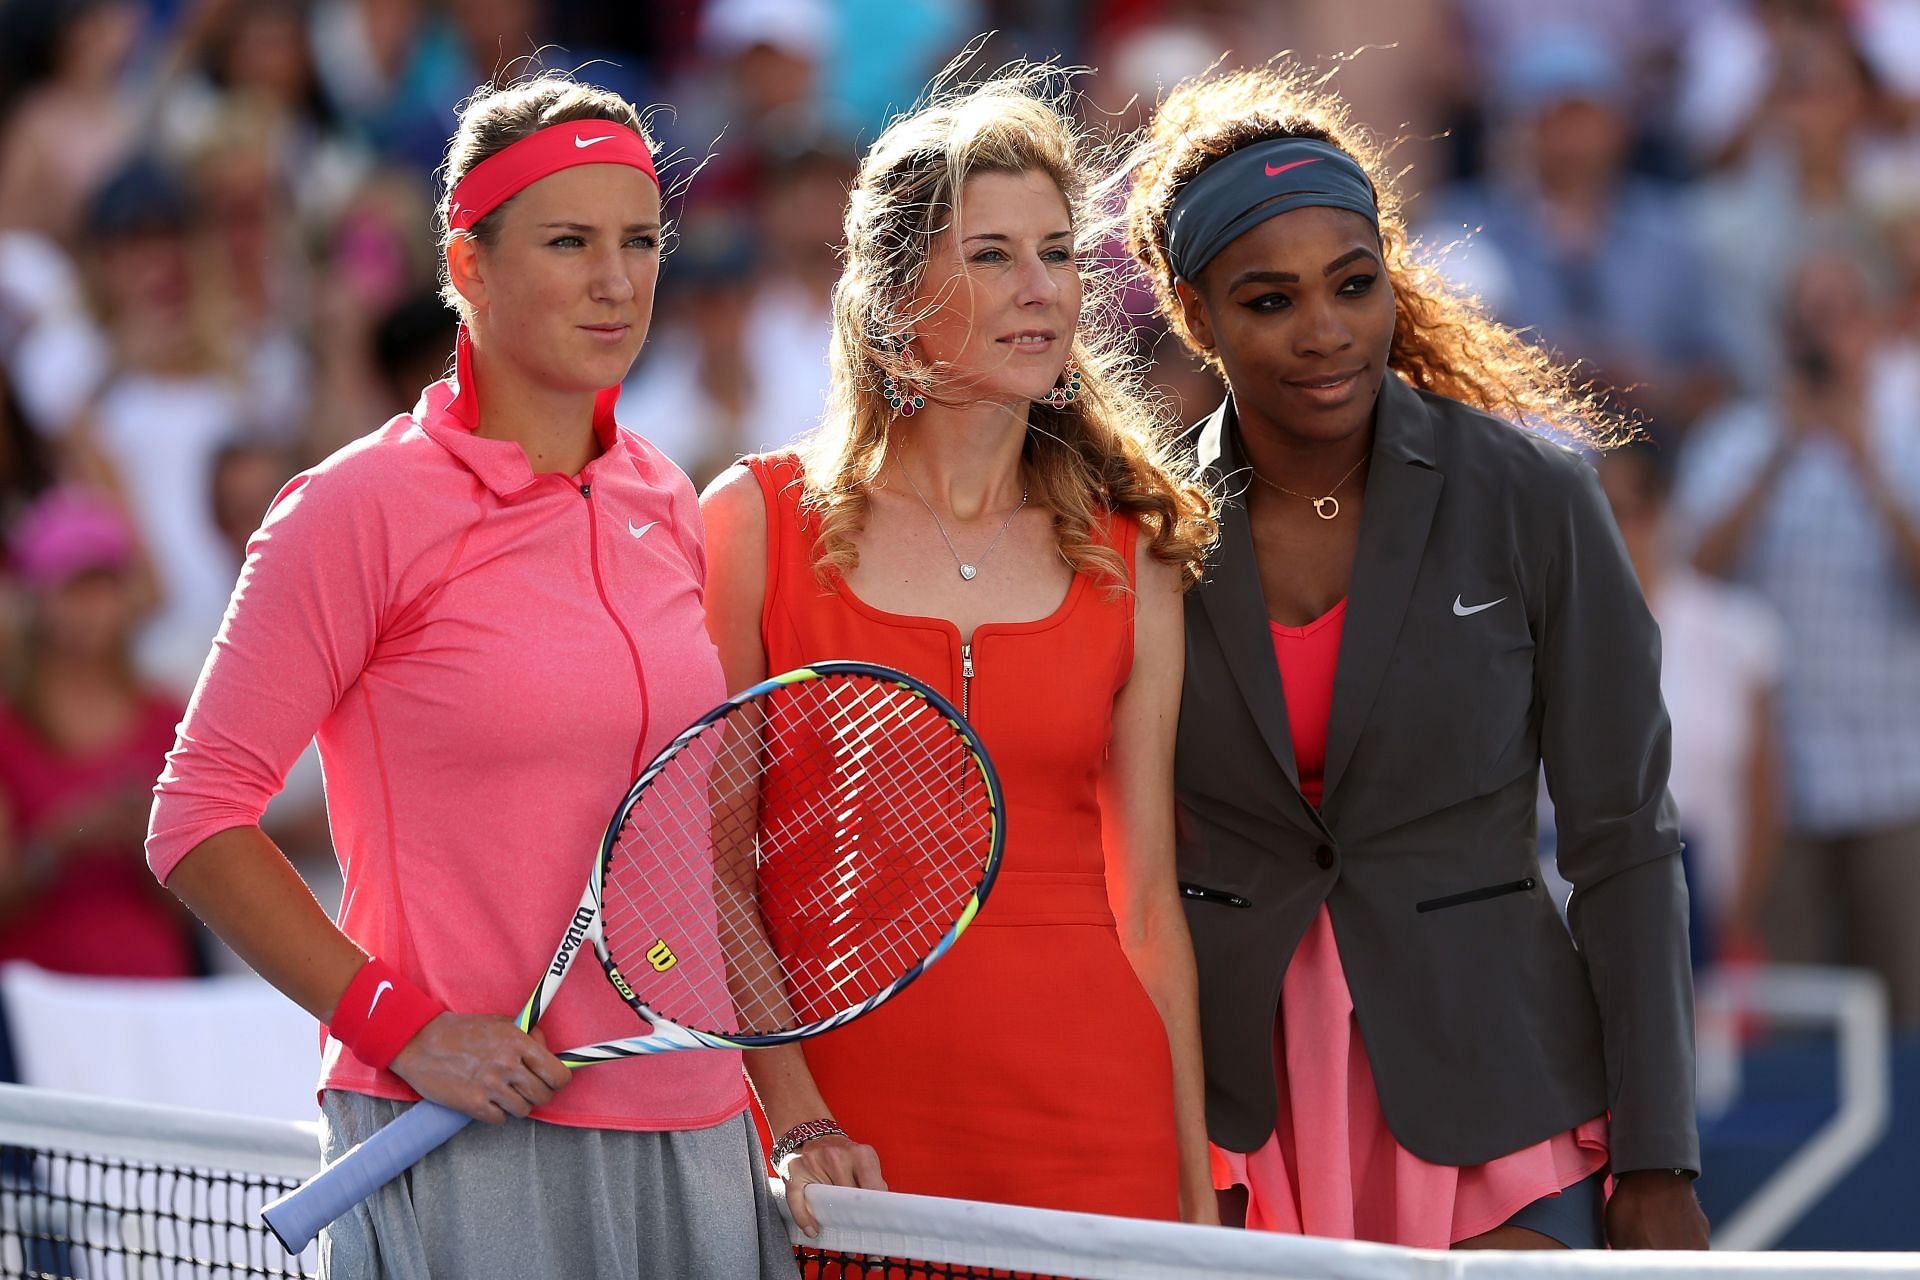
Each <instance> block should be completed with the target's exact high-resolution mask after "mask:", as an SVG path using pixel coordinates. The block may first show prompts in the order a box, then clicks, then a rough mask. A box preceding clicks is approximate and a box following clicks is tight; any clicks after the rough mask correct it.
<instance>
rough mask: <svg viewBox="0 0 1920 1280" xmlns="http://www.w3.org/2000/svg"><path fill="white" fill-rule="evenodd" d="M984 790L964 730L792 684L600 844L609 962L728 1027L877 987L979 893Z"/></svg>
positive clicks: (797, 1020) (855, 693)
mask: <svg viewBox="0 0 1920 1280" xmlns="http://www.w3.org/2000/svg"><path fill="white" fill-rule="evenodd" d="M991 801H992V797H991V793H990V789H989V787H988V785H987V783H986V780H985V776H984V774H983V772H982V770H981V768H980V766H979V764H978V762H977V761H976V760H975V759H974V758H973V753H972V751H971V749H970V748H969V746H968V744H967V741H966V739H965V738H963V737H962V735H961V733H960V732H959V730H958V728H957V727H956V726H955V725H953V724H952V723H951V722H950V721H948V720H947V719H946V717H945V716H943V715H942V714H941V713H940V712H939V711H938V710H937V709H936V708H934V707H933V706H932V705H931V704H930V703H928V702H927V701H926V700H925V699H924V698H921V697H919V696H918V695H916V694H915V693H913V692H912V691H911V690H908V689H905V688H903V687H901V686H899V685H897V684H894V683H892V682H888V681H883V680H879V679H876V678H874V677H871V676H864V675H855V674H840V675H834V676H827V677H823V678H815V679H809V680H805V681H802V682H799V683H797V684H793V685H789V686H785V687H783V688H781V689H780V690H778V691H776V692H775V693H774V694H772V695H770V696H769V697H766V698H762V699H757V700H755V701H752V702H749V703H746V704H744V705H742V706H741V707H738V708H736V709H735V710H734V712H733V713H731V714H729V715H728V716H726V717H725V718H723V719H721V720H719V721H716V722H714V723H713V724H711V725H709V726H707V728H706V730H704V731H703V732H702V733H700V734H699V735H697V736H696V737H695V738H694V739H693V740H692V741H691V742H689V743H687V744H686V745H685V746H684V747H683V748H682V749H681V751H680V752H679V753H678V754H677V755H676V756H675V757H674V758H673V759H672V760H670V761H669V762H668V763H667V765H666V767H665V768H664V769H662V770H661V772H660V773H659V774H658V775H657V776H656V777H655V778H654V779H653V780H652V782H651V783H649V785H648V786H647V787H645V788H643V789H642V791H641V794H640V796H639V798H638V800H637V801H636V802H635V803H634V805H633V806H632V808H631V809H630V811H629V813H628V814H627V817H626V820H625V822H624V823H623V825H622V828H621V830H620V832H619V835H618V838H617V840H616V842H615V844H614V846H613V848H612V850H611V851H610V854H609V859H608V863H607V868H606V877H605V882H604V885H603V901H604V909H603V914H604V923H605V931H606V942H607V947H608V951H609V953H610V955H611V957H612V958H613V960H614V963H615V964H616V965H617V966H618V968H619V970H620V971H621V973H622V974H623V976H624V977H625V979H626V981H627V982H628V983H629V984H630V987H631V989H632V990H633V991H634V993H635V995H636V997H637V999H638V1001H640V1002H643V1003H645V1004H646V1005H648V1006H650V1007H651V1008H653V1009H655V1010H657V1011H658V1012H659V1013H660V1014H662V1015H663V1016H665V1017H668V1018H671V1019H673V1020H674V1021H675V1022H678V1023H680V1024H682V1025H684V1026H687V1027H690V1028H692V1029H695V1030H703V1031H708V1032H712V1033H714V1034H720V1035H733V1034H742V1033H744V1034H754V1035H763V1034H770V1033H774V1032H782V1031H792V1030H796V1029H798V1028H800V1027H803V1026H806V1025H808V1024H810V1023H814V1022H818V1021H820V1020H823V1019H825V1018H827V1017H831V1016H833V1015H834V1014H837V1013H839V1012H842V1011H844V1010H846V1009H848V1008H851V1007H854V1006H857V1005H859V1004H860V1003H862V1002H864V1001H866V1000H868V999H870V998H872V997H873V996H876V995H879V994H881V993H883V992H884V991H886V990H887V989H888V988H889V987H890V986H891V985H892V984H893V983H894V982H895V981H896V980H898V979H899V978H900V977H901V976H902V975H904V974H905V973H907V972H908V971H909V970H911V969H912V968H913V967H914V966H915V965H916V964H918V963H919V962H920V961H921V960H923V959H924V958H925V957H926V956H927V955H928V954H929V953H930V952H931V951H933V950H934V949H935V947H936V946H938V944H939V943H940V941H941V939H942V938H944V937H945V936H946V934H947V933H948V931H949V930H950V929H951V928H952V926H953V925H954V923H955V922H956V921H957V920H958V919H959V917H960V915H961V913H962V912H963V911H964V910H965V909H966V907H967V905H968V903H969V902H970V901H971V900H972V897H973V894H974V891H975V889H976V888H977V887H978V885H979V882H980V879H981V876H982V873H983V871H984V866H985V861H986V857H987V851H988V849H989V847H990V845H991V836H992V823H993V815H992V803H991Z"/></svg>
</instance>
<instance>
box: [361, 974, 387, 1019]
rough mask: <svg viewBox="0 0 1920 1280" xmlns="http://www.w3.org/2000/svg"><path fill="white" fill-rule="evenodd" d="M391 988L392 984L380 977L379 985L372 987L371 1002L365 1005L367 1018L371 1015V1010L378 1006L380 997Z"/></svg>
mask: <svg viewBox="0 0 1920 1280" xmlns="http://www.w3.org/2000/svg"><path fill="white" fill-rule="evenodd" d="M391 990H393V984H392V983H391V982H388V981H387V980H386V979H385V978H382V979H381V980H380V985H379V986H377V987H375V988H374V989H373V1003H372V1004H370V1005H368V1006H367V1016H368V1017H369V1018H371V1017H372V1016H373V1011H374V1010H375V1009H378V1008H379V1007H380V997H381V996H383V995H385V994H387V992H389V991H391Z"/></svg>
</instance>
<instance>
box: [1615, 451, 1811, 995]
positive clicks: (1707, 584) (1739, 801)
mask: <svg viewBox="0 0 1920 1280" xmlns="http://www.w3.org/2000/svg"><path fill="white" fill-rule="evenodd" d="M1669 458H1670V455H1669V454H1666V453H1664V452H1661V451H1659V450H1655V449H1652V448H1644V447H1641V448H1632V449H1618V450H1615V451H1614V452H1612V453H1609V454H1607V455H1605V456H1604V457H1603V458H1602V459H1601V461H1600V479H1601V483H1602V485H1603V487H1604V488H1605V489H1606V491H1607V502H1608V504H1609V505H1610V506H1611V507H1612V508H1613V518H1614V521H1615V522H1616V523H1617V524H1619V526H1620V533H1621V536H1622V537H1623V538H1624V539H1625V540H1626V544H1627V554H1628V555H1629V556H1631V557H1632V558H1633V570H1634V573H1635V575H1636V576H1637V577H1638V578H1639V579H1640V589H1641V590H1642V591H1643V592H1645V593H1646V597H1647V604H1648V605H1649V606H1650V607H1651V608H1652V609H1653V617H1654V621H1656V622H1658V623H1659V624H1660V693H1661V696H1662V698H1664V699H1665V701H1666V704H1667V711H1668V714H1669V715H1670V716H1671V717H1672V718H1673V772H1672V775H1671V779H1670V783H1669V785H1670V786H1671V787H1672V789H1673V798H1674V801H1675V803H1676V804H1678V805H1679V807H1680V834H1681V837H1682V839H1683V840H1684V841H1685V843H1686V850H1685V853H1684V855H1683V856H1684V858H1685V862H1686V867H1687V887H1688V902H1689V905H1690V906H1691V907H1692V909H1693V917H1692V918H1693V928H1692V930H1691V931H1690V934H1691V937H1692V940H1693V952H1694V958H1695V962H1696V964H1701V963H1709V962H1712V961H1715V960H1749V959H1753V958H1756V957H1758V956H1759V955H1760V954H1761V953H1762V951H1763V948H1762V946H1761V944H1760V907H1761V904H1762V903H1763V902H1764V901H1765V900H1766V896H1767V891H1768V888H1769V885H1770V883H1771V881H1772V878H1773V869H1774V866H1775V864H1776V862H1777V861H1778V855H1779V844H1780V813H1779V808H1780V806H1779V795H1778V788H1779V785H1780V776H1779V765H1778V749H1777V744H1776V742H1775V733H1776V730H1775V727H1774V714H1775V691H1776V690H1777V689H1778V687H1779V684H1780V680H1781V675H1782V672H1783V669H1784V667H1785V662H1786V654H1785V647H1784V646H1785V637H1784V636H1783V635H1782V633H1781V625H1780V619H1779V617H1778V616H1777V615H1776V614H1775V613H1774V611H1773V609H1772V607H1771V606H1770V605H1768V604H1767V603H1766V601H1765V600H1763V599H1761V598H1760V597H1759V596H1758V595H1756V594H1755V593H1753V592H1752V591H1749V590H1746V589H1744V588H1741V587H1736V586H1734V585H1732V584H1731V583H1728V582H1725V581H1723V580H1721V579H1717V578H1709V577H1707V576H1706V575H1705V574H1702V573H1700V572H1699V571H1698V570H1696V569H1695V568H1693V566H1692V565H1690V564H1688V563H1687V560H1686V557H1685V555H1684V554H1682V553H1681V552H1680V551H1678V550H1677V549H1676V548H1675V546H1674V539H1673V528H1672V525H1671V523H1670V522H1669V519H1668V511H1667V506H1668V500H1669V498H1670V497H1671V496H1672V487H1673V474H1672V464H1671V462H1670V461H1669Z"/></svg>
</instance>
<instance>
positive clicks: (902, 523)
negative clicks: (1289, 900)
mask: <svg viewBox="0 0 1920 1280" xmlns="http://www.w3.org/2000/svg"><path fill="white" fill-rule="evenodd" d="M1047 70H1048V69H1047V68H1041V67H1036V68H1028V69H1024V70H1016V71H1015V72H1012V73H1008V74H1003V75H1002V76H1001V77H999V78H997V79H995V80H993V81H990V82H988V83H985V84H982V85H979V86H975V87H971V88H956V89H950V90H947V91H945V92H944V93H940V94H936V95H935V97H934V98H933V100H932V102H931V105H929V106H927V107H926V108H924V109H923V110H921V111H919V112H918V113H916V114H914V115H912V116H908V117H904V118H902V119H900V120H898V121H896V122H895V123H894V124H893V125H892V126H891V127H890V128H889V129H888V130H887V131H886V132H885V133H884V134H882V136H881V137H880V139H879V140H878V141H877V142H876V143H875V144H874V146H873V148H872V150H871V151H870V152H869V153H868V154H867V157H866V160H865V162H864V164H863V166H862V169H861V173H860V177H859V181H858V183H857V185H856V187H855V189H854V191H853V194H852V200H851V205H850V208H849V211H848V214H847V251H846V253H847V264H846V269H845V273H844V274H843V275H842V277H841V279H840V282H839V285H838V287H837V288H836V290H835V295H834V339H833V349H832V371H833V391H832V397H831V401H830V404H829V406H828V410H827V414H826V417H825V419H824V421H823V423H822V425H821V427H820V429H819V431H818V432H817V433H816V434H815V435H814V436H813V437H812V438H811V439H810V440H809V441H808V442H807V444H806V447H805V448H804V449H803V450H801V451H799V452H797V453H786V454H776V455H769V456H763V457H755V458H750V459H748V460H747V461H746V462H745V463H743V464H741V465H740V466H737V467H735V468H733V469H732V470H730V471H729V472H727V473H726V474H725V475H723V476H721V477H720V479H718V480H717V481H715V482H714V485H713V486H712V487H711V488H710V489H709V491H708V492H707V494H706V497H705V498H704V500H703V507H704V512H705V517H706V521H707V547H708V564H709V577H708V584H707V608H708V617H709V627H710V629H711V631H712V633H713V636H714V640H715V642H716V644H717V645H718V646H719V649H720V657H721V661H722V664H723V665H724V667H725V669H726V673H727V678H728V682H729V684H730V685H731V686H732V687H735V688H740V687H744V686H745V685H747V684H748V683H750V682H752V681H754V680H758V679H760V678H762V677H763V676H764V675H765V674H766V673H767V672H769V671H782V670H786V669H788V668H790V667H795V666H800V665H803V664H805V663H807V662H811V661H819V660H821V659H826V658H857V659H865V660H868V661H874V662H881V663H886V664H889V665H892V666H895V667H899V668H901V669H903V670H905V671H908V672H911V673H912V674H914V675H916V676H918V677H920V678H921V679H923V680H925V681H927V682H928V683H930V684H932V685H933V686H934V687H936V688H938V689H940V690H941V691H942V692H944V693H945V694H946V695H947V696H948V697H950V698H951V699H952V700H953V702H954V703H955V704H956V705H957V706H959V707H960V708H961V709H962V711H963V712H964V713H965V714H966V715H967V716H968V718H969V720H970V721H971V722H972V724H973V725H974V727H975V728H976V729H978V730H979V732H980V734H981V736H982V738H983V739H984V740H985V742H986V744H987V748H988V751H989V752H990V753H991V754H992V756H993V758H994V761H995V764H996V765H997V767H998V770H999V773H1000V777H1001V780H1002V783H1003V786H1004V788H1005V793H1006V808H1007V832H1008V844H1007V848H1006V855H1005V862H1004V864H1003V869H1002V871H1001V874H1000V877H999V880H998V882H997V883H996V885H995V888H994V891H993V895H992V897H991V899H990V900H989V901H988V903H987V904H986V906H985V908H984V909H983V910H982V912H981V914H980V918H979V919H978V920H977V921H976V922H975V924H974V925H973V927H972V928H971V929H969V931H968V933H967V937H966V939H965V940H964V942H963V943H962V944H961V945H960V946H958V947H956V948H955V949H954V951H953V953H952V954H951V955H950V956H949V957H947V958H946V959H944V960H943V961H942V962H941V963H940V964H939V965H937V966H935V967H934V968H933V969H932V970H930V971H929V972H928V974H927V975H926V976H925V977H924V978H922V979H921V980H920V981H918V982H917V983H915V984H914V986H912V987H911V988H909V989H908V990H907V991H906V992H904V993H903V994H902V995H901V996H900V997H899V998H897V999H896V1000H894V1001H893V1002H892V1003H890V1004H888V1005H887V1006H886V1007H884V1008H882V1009H880V1010H878V1011H877V1012H875V1013H874V1014H873V1015H872V1016H870V1017H868V1018H866V1019H863V1020H862V1021H861V1022H859V1023H856V1024H854V1025H853V1026H851V1027H848V1028H845V1029H843V1030H841V1031H837V1032H835V1033H834V1034H833V1035H831V1036H827V1037H823V1038H821V1039H819V1040H817V1041H814V1042H811V1043H809V1044H807V1045H806V1046H804V1048H802V1047H797V1046H796V1047H790V1048H787V1049H779V1050H768V1051H757V1052H755V1053H753V1054H751V1055H749V1071H750V1072H751V1074H752V1076H753V1080H754V1084H755V1086H756V1088H757V1090H758V1092H759V1095H760V1100H761V1102H762V1105H763V1106H764V1108H765V1112H766V1116H767V1120H768V1123H769V1127H770V1131H771V1132H772V1133H773V1134H774V1135H776V1136H777V1137H778V1139H779V1140H778V1142H777V1143H776V1145H775V1155H776V1164H777V1165H779V1166H780V1168H781V1172H782V1173H783V1174H784V1175H785V1177H786V1178H787V1181H788V1186H789V1188H790V1190H791V1191H793V1192H794V1193H795V1194H793V1195H792V1197H791V1201H790V1202H791V1203H792V1204H793V1205H794V1208H795V1216H796V1217H797V1218H798V1219H799V1220H800V1221H801V1223H802V1225H803V1226H811V1225H812V1221H813V1220H812V1217H811V1214H810V1213H809V1212H808V1211H807V1208H806V1204H805V1194H804V1190H803V1189H804V1187H805V1186H806V1185H807V1184H809V1183H813V1182H833V1183H840V1184H846V1185H859V1186H883V1185H884V1186H888V1187H890V1188H891V1189H893V1190H897V1191H907V1192H914V1193H919V1194H925V1195H938V1196H951V1197H959V1198H965V1199H976V1200H994V1201H1001V1202H1008V1203H1017V1204H1027V1205H1036V1206H1042V1207H1046V1208H1056V1209H1073V1210H1083V1211H1089V1212H1100V1213H1113V1214H1126V1215H1132V1216H1140V1217H1155V1218H1168V1219H1171V1218H1175V1217H1184V1218H1186V1219H1188V1220H1192V1221H1212V1220H1213V1219H1214V1216H1215V1208H1214V1202H1213V1196H1212V1193H1211V1188H1210V1185H1209V1182H1208V1172H1207V1154H1206V1138H1205V1132H1204V1120H1203V1117H1202V1110H1201V1098H1202V1093H1203V1085H1202V1080H1201V1069H1200V1047H1199V1024H1198V1020H1197V1016H1196V1013H1195V1000H1196V996H1195V986H1194V970H1193V951H1192V946H1191V943H1190V940H1189V938H1188V936H1187V930H1186V925H1185V923H1184V919H1183V913H1182V909H1181V907H1180V903H1179V896H1178V888H1177V886H1176V884H1175V880H1174V873H1173V773H1172V757H1173V731H1174V717H1175V713H1176V709H1177V707H1178V704H1179V696H1180V678H1181V664H1182V653H1183V649H1182V640H1181V602H1180V600H1181V592H1182V590H1183V589H1184V587H1185V586H1187V585H1189V584H1190V583H1191V582H1192V581H1194V579H1195V574H1196V568H1197V565H1198V564H1199V562H1200V558H1201V557H1202V555H1203V554H1204V551H1205V547H1206V544H1207V542H1208V540H1209V539H1210V538H1211V535H1212V522H1211V518H1210V515H1209V508H1208V504H1207V502H1206V499H1205V497H1204V496H1203V495H1202V493H1201V492H1200V491H1199V490H1197V489H1194V488H1192V487H1189V486H1187V485H1185V484H1184V483H1182V482H1181V481H1179V480H1178V479H1176V478H1175V476H1174V474H1173V473H1172V471H1171V470H1170V469H1169V468H1168V467H1167V465H1166V464H1165V462H1164V461H1163V460H1162V455H1161V447H1160V443H1159V442H1160V440H1161V438H1162V437H1161V432H1160V430H1159V423H1158V422H1157V420H1156V419H1155V418H1154V416H1153V415H1152V414H1151V413H1150V412H1149V411H1148V409H1147V408H1146V407H1145V405H1144V404H1143V402H1142V401H1141V400H1140V399H1139V398H1138V394H1137V392H1136V390H1135V389H1134V384H1133V382H1132V381H1131V380H1130V379H1129V378H1128V377H1127V376H1126V375H1125V373H1124V372H1123V369H1122V363H1121V360H1120V357H1119V356H1118V355H1117V354H1116V353H1115V352H1114V351H1112V350H1110V349H1108V348H1107V347H1105V346H1104V345H1102V344H1101V343H1100V342H1099V341H1097V340H1096V339H1095V338H1093V337H1092V336H1090V334H1089V330H1088V329H1087V328H1086V327H1083V325H1082V319H1083V308H1082V293H1083V281H1082V278H1081V257H1080V250H1079V249H1078V248H1077V247H1076V244H1077V241H1084V237H1085V227H1084V219H1083V217H1081V216H1080V207H1079V199H1080V196H1081V193H1082V179H1081V171H1080V169H1079V167H1078V165H1079V162H1078V159H1077V157H1076V143H1075V137H1074V133H1073V131H1072V128H1071V126H1070V125H1069V124H1068V123H1067V120H1066V117H1065V115H1064V113H1063V112H1062V110H1061V108H1060V105H1059V104H1058V103H1057V102H1055V101H1053V100H1051V99H1049V98H1048V97H1046V96H1044V94H1043V92H1042V91H1041V89H1040V87H1039V86H1041V85H1042V84H1043V83H1044V82H1045V74H1046V72H1047ZM842 1127H844V1130H845V1132H844V1133H843V1132H842ZM848 1134H851V1135H853V1136H852V1137H851V1138H850V1137H848V1136H847V1135H848ZM855 1139H857V1141H856V1140H855ZM882 1167H884V1170H885V1177H884V1182H883V1181H882V1178H881V1173H880V1170H881V1168H882Z"/></svg>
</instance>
